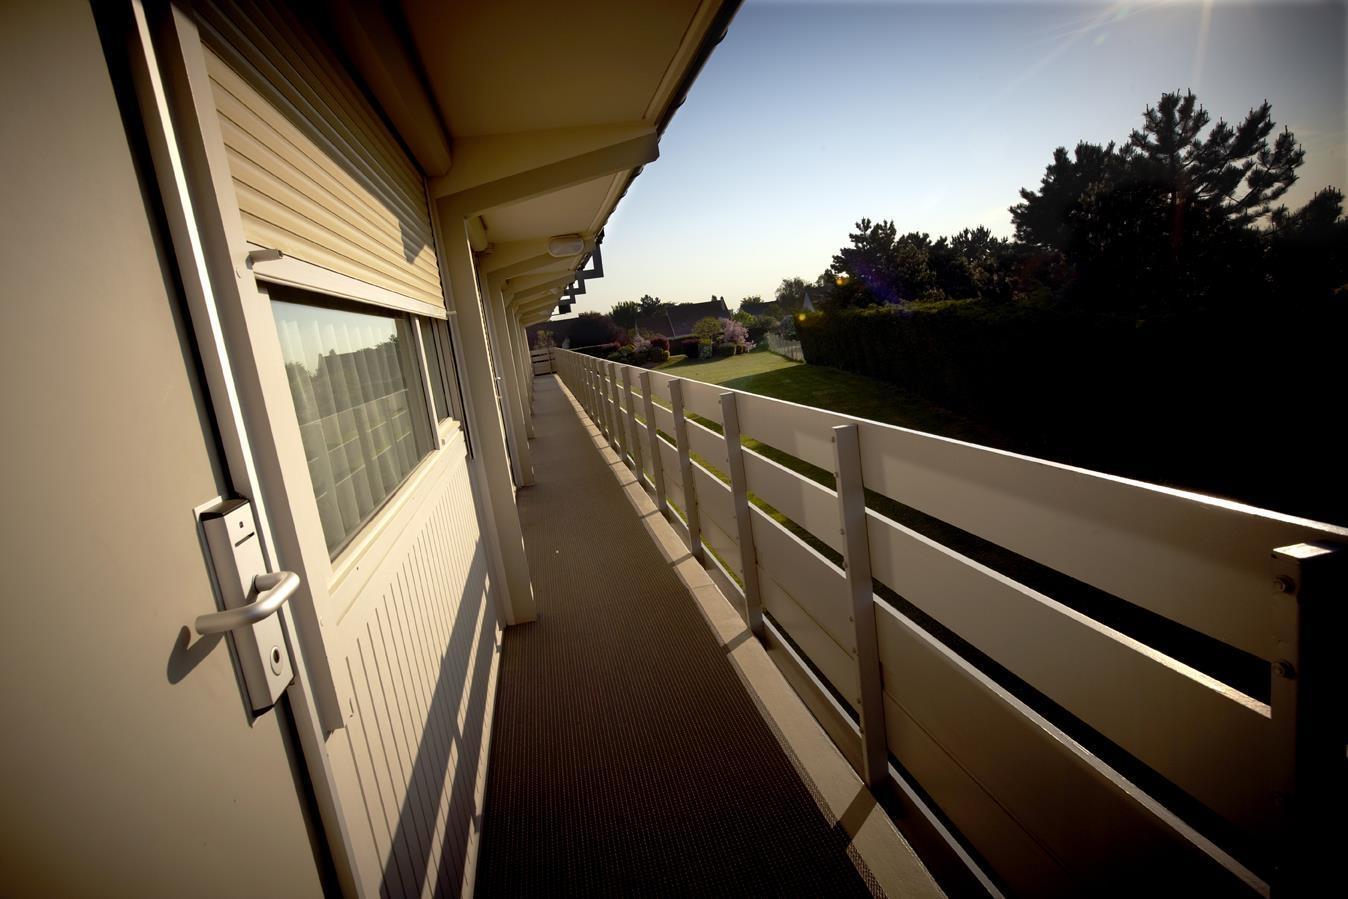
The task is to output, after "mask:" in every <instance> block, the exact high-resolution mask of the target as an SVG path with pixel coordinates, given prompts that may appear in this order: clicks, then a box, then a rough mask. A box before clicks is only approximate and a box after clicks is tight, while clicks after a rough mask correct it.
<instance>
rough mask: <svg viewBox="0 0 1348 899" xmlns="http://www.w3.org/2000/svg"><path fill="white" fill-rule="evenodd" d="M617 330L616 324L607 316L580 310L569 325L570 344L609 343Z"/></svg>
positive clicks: (591, 344)
mask: <svg viewBox="0 0 1348 899" xmlns="http://www.w3.org/2000/svg"><path fill="white" fill-rule="evenodd" d="M617 331H618V328H617V325H615V324H614V323H613V320H612V319H611V318H609V317H608V316H606V315H600V314H599V313H598V312H582V313H581V314H580V315H578V316H576V320H575V322H574V323H573V324H572V325H571V345H572V346H574V347H585V346H595V345H597V344H601V343H610V342H611V341H612V340H613V338H614V336H615V335H616V334H617Z"/></svg>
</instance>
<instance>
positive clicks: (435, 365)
mask: <svg viewBox="0 0 1348 899" xmlns="http://www.w3.org/2000/svg"><path fill="white" fill-rule="evenodd" d="M418 323H419V324H420V325H421V345H422V346H424V347H425V348H426V368H428V369H429V371H428V372H427V374H428V376H429V378H430V382H431V398H432V399H433V400H434V401H435V417H436V419H437V420H442V419H446V418H449V417H450V416H451V415H452V414H453V413H452V412H451V411H450V408H449V401H448V400H446V399H445V369H444V366H443V364H441V362H440V345H439V343H437V341H436V339H435V333H434V332H435V328H434V326H433V325H432V324H431V323H430V322H429V321H427V320H425V319H421V320H419V322H418Z"/></svg>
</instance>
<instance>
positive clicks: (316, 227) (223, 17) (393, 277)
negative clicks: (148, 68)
mask: <svg viewBox="0 0 1348 899" xmlns="http://www.w3.org/2000/svg"><path fill="white" fill-rule="evenodd" d="M198 10H199V20H200V23H201V31H202V38H203V42H204V43H205V44H206V64H207V70H208V72H209V74H210V79H211V88H212V91H213V93H214V97H215V104H216V110H217V112H218V114H219V120H220V130H221V134H222V136H223V138H224V143H225V149H226V151H227V153H228V156H229V170H230V174H231V175H232V176H233V179H234V188H235V193H236V195H237V198H238V204H239V211H240V213H241V214H242V217H243V228H244V234H245V235H246V237H247V239H248V240H249V241H250V242H252V243H256V244H260V245H261V246H265V247H273V248H275V249H278V250H281V251H282V252H283V253H285V254H286V255H287V256H293V257H294V258H296V259H301V260H304V261H306V262H310V263H313V264H314V265H318V266H322V267H323V268H326V269H330V270H331V271H335V272H338V273H340V274H343V275H347V276H349V277H352V278H357V279H359V280H361V281H364V282H366V283H369V284H374V285H377V286H379V287H382V288H384V289H386V290H391V291H393V292H395V293H399V294H402V295H404V296H407V297H411V298H413V299H417V300H421V301H423V302H427V303H433V304H435V305H437V306H443V305H444V297H443V294H442V292H441V287H440V273H439V270H438V268H437V263H436V259H435V249H434V244H433V239H432V231H431V223H430V213H429V209H428V207H427V201H426V192H425V186H424V180H423V178H422V175H421V172H420V171H419V170H418V169H417V167H416V165H415V164H414V163H413V162H412V161H411V159H410V158H409V157H408V155H407V153H406V152H405V151H404V150H403V147H402V145H401V144H400V143H399V142H398V140H397V138H396V137H395V136H394V135H393V133H392V132H391V131H390V129H389V128H388V126H387V125H386V124H385V123H384V121H383V119H382V118H381V117H380V115H379V113H378V112H377V111H376V110H375V108H374V107H373V106H372V105H371V104H370V102H369V100H367V99H366V97H365V95H364V93H363V92H362V91H361V89H360V87H359V86H358V85H357V84H356V82H355V81H354V80H353V79H352V78H351V76H350V75H349V74H348V73H347V71H346V69H345V68H344V67H343V66H342V64H341V63H340V62H339V61H338V59H337V58H336V57H335V55H334V54H333V52H332V50H331V49H330V48H328V47H326V46H324V45H322V44H320V43H318V42H317V41H316V40H315V38H314V36H313V34H312V32H310V31H308V30H307V29H305V28H303V27H301V24H300V23H299V22H298V21H297V20H296V19H295V16H294V13H293V12H292V11H290V10H288V9H283V8H280V7H279V6H273V5H270V4H257V3H252V2H247V0H236V2H229V3H224V2H218V3H203V4H201V5H200V6H199V7H198Z"/></svg>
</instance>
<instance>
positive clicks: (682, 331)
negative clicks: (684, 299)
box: [637, 297, 730, 340]
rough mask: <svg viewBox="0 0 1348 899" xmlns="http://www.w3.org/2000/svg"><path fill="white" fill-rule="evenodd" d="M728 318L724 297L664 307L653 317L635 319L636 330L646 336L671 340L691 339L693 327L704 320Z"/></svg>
mask: <svg viewBox="0 0 1348 899" xmlns="http://www.w3.org/2000/svg"><path fill="white" fill-rule="evenodd" d="M729 316H730V309H729V307H727V306H726V304H725V297H713V298H712V299H710V300H707V301H706V302H705V303H677V304H672V305H668V306H665V307H664V308H662V309H661V310H660V311H659V312H657V313H655V314H654V315H643V316H642V317H641V318H638V319H637V330H638V331H640V332H641V333H642V334H645V335H648V336H652V335H656V334H659V335H662V336H664V337H668V338H670V339H671V340H673V339H676V338H680V337H691V336H692V333H693V325H695V324H697V323H698V322H700V321H701V320H702V319H704V318H707V317H711V318H729Z"/></svg>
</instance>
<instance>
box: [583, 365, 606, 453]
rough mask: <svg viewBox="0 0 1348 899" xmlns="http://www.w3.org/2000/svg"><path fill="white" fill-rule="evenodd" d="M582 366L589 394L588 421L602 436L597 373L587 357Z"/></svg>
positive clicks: (602, 420)
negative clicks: (591, 422)
mask: <svg viewBox="0 0 1348 899" xmlns="http://www.w3.org/2000/svg"><path fill="white" fill-rule="evenodd" d="M582 364H583V365H584V366H585V385H586V387H587V388H588V389H589V393H590V420H591V421H593V422H594V426H595V427H596V428H598V429H599V433H600V434H603V433H604V419H603V418H602V417H600V414H599V413H600V411H601V410H600V408H599V372H598V371H596V370H595V367H594V360H593V359H591V358H590V357H589V356H586V357H585V359H584V362H583V363H582Z"/></svg>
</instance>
